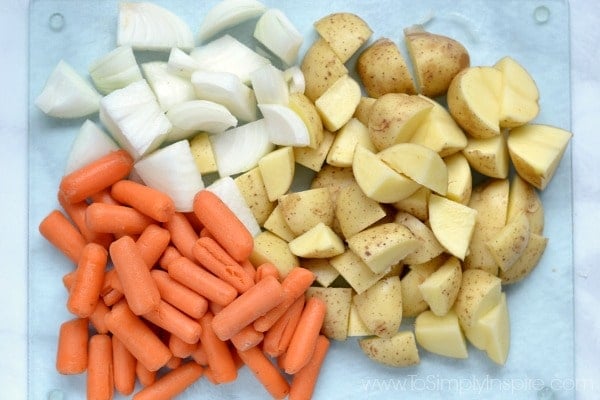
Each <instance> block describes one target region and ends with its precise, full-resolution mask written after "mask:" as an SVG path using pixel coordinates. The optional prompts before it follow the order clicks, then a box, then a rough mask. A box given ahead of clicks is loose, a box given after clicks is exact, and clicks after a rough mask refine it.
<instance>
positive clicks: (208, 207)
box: [194, 190, 254, 262]
mask: <svg viewBox="0 0 600 400" xmlns="http://www.w3.org/2000/svg"><path fill="white" fill-rule="evenodd" d="M194 213H195V214H196V216H197V217H198V219H199V220H200V222H201V223H202V225H204V227H205V228H206V229H207V230H208V231H209V232H210V234H211V235H212V236H213V237H214V238H215V240H216V241H217V242H218V243H219V244H220V245H221V246H223V248H224V249H225V250H226V251H227V253H229V254H230V255H231V256H232V257H233V258H234V259H235V260H236V261H240V262H241V261H243V260H245V259H247V258H248V257H249V256H250V253H252V248H253V246H254V240H253V238H252V234H250V232H249V231H248V229H246V226H245V225H244V224H243V223H242V222H241V221H240V220H239V218H238V217H237V216H236V215H235V214H234V213H233V211H231V210H230V209H229V207H227V205H226V204H225V203H224V202H223V201H222V200H221V199H220V198H219V197H218V196H217V195H216V194H214V193H212V192H211V191H209V190H201V191H199V192H198V193H197V194H196V196H195V197H194Z"/></svg>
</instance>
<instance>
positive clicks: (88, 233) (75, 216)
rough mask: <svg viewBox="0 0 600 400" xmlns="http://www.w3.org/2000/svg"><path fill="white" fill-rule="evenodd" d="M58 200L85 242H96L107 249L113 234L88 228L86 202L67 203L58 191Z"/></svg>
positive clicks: (62, 194)
mask: <svg viewBox="0 0 600 400" xmlns="http://www.w3.org/2000/svg"><path fill="white" fill-rule="evenodd" d="M58 202H59V203H60V205H61V206H62V208H63V209H64V210H65V211H66V213H67V215H68V216H69V218H71V220H72V221H73V223H74V224H75V226H77V229H79V232H81V234H82V235H83V237H84V238H85V240H86V241H87V242H93V243H98V244H99V245H102V247H104V248H106V249H108V246H109V245H110V243H111V242H112V241H113V235H111V234H110V233H101V232H94V231H92V230H90V229H89V228H88V226H87V223H86V222H85V210H87V208H88V204H87V202H85V200H84V201H79V202H77V203H69V202H68V201H66V200H65V198H64V193H62V192H59V193H58Z"/></svg>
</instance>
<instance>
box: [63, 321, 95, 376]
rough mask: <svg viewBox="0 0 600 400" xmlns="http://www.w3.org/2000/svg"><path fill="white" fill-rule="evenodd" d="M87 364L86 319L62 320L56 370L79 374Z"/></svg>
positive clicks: (67, 373) (68, 373) (65, 373)
mask: <svg viewBox="0 0 600 400" xmlns="http://www.w3.org/2000/svg"><path fill="white" fill-rule="evenodd" d="M87 364H88V319H87V318H74V319H71V320H68V321H65V322H63V323H62V324H61V325H60V330H59V333H58V347H57V349H56V370H57V371H58V372H59V373H60V374H63V375H74V374H81V373H82V372H84V371H85V370H86V368H87Z"/></svg>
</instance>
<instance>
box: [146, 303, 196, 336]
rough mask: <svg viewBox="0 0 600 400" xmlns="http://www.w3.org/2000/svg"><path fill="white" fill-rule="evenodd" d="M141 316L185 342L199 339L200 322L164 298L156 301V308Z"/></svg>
mask: <svg viewBox="0 0 600 400" xmlns="http://www.w3.org/2000/svg"><path fill="white" fill-rule="evenodd" d="M143 317H144V318H145V319H147V320H148V321H150V322H152V323H153V324H154V325H156V326H158V327H161V328H163V329H164V330H166V331H167V332H170V333H171V334H172V335H176V336H177V337H179V338H180V339H181V340H183V341H184V342H186V343H196V342H198V340H199V339H200V332H201V331H202V328H200V324H198V323H197V322H196V321H194V320H193V319H191V318H190V317H188V316H187V315H185V314H184V313H182V312H181V311H179V310H178V309H176V308H175V307H173V306H172V305H170V304H169V303H167V302H166V301H164V300H161V301H160V302H159V303H158V307H157V308H156V309H154V310H152V311H150V312H148V313H146V314H144V315H143Z"/></svg>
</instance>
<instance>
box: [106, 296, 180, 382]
mask: <svg viewBox="0 0 600 400" xmlns="http://www.w3.org/2000/svg"><path fill="white" fill-rule="evenodd" d="M104 321H105V322H106V326H107V328H108V330H109V331H110V332H112V334H113V335H114V336H116V337H117V338H119V340H121V342H123V344H124V345H125V347H127V350H129V352H130V353H131V354H132V355H133V356H134V357H135V358H136V359H137V360H138V361H140V362H141V363H142V364H144V366H145V367H146V368H148V369H149V370H151V371H156V370H158V369H160V368H161V367H162V366H164V365H165V364H166V363H167V362H168V361H169V360H170V359H171V356H172V354H171V351H170V350H169V348H168V347H167V346H166V345H165V344H164V343H163V342H162V341H161V340H160V338H159V337H158V336H157V335H156V334H155V333H154V332H152V330H151V329H150V328H149V327H148V326H147V325H146V324H145V323H144V322H143V321H142V320H141V319H140V318H138V317H137V316H135V315H134V314H133V312H131V310H130V309H129V307H128V306H127V302H125V301H120V302H119V303H117V304H115V305H114V306H113V307H112V309H111V310H110V312H109V313H108V314H106V317H105V318H104Z"/></svg>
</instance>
